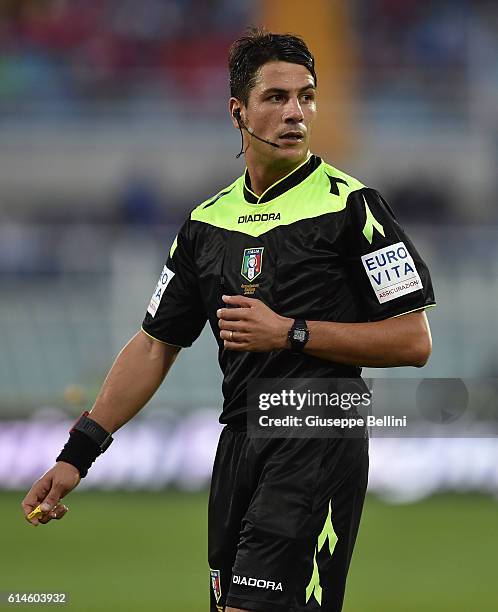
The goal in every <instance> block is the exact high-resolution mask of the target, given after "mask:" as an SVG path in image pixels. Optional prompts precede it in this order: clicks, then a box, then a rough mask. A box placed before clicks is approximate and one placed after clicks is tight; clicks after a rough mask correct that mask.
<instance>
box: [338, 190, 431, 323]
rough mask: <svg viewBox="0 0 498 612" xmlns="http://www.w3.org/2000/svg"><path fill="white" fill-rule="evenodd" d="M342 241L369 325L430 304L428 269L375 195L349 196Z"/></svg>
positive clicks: (362, 192) (361, 192) (370, 192)
mask: <svg viewBox="0 0 498 612" xmlns="http://www.w3.org/2000/svg"><path fill="white" fill-rule="evenodd" d="M343 239H344V252H345V253H346V259H347V261H348V264H349V268H350V270H351V273H352V276H353V284H354V286H355V287H356V288H357V290H358V294H359V299H360V302H361V303H362V305H363V307H364V309H365V312H366V316H367V318H368V320H369V321H379V320H382V319H387V318H390V317H395V316H399V315H402V314H406V313H408V312H412V311H415V310H422V309H425V308H427V307H428V306H431V305H434V304H435V299H434V290H433V288H432V281H431V277H430V274H429V269H428V268H427V266H426V264H425V262H424V260H423V259H422V257H421V256H420V255H419V253H418V251H417V250H416V248H415V246H414V245H413V243H412V241H411V240H410V239H409V238H408V236H407V235H406V233H405V231H404V230H403V228H402V227H401V226H400V224H399V223H398V221H397V220H396V217H395V216H394V213H393V211H392V210H391V208H390V206H389V204H388V203H387V202H386V201H385V200H384V198H383V197H382V196H381V195H380V194H379V193H378V192H377V191H375V190H373V189H367V188H365V189H360V190H358V191H354V192H352V193H351V194H350V195H349V198H348V202H347V207H346V224H345V228H344V235H343Z"/></svg>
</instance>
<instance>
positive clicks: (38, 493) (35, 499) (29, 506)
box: [21, 477, 52, 525]
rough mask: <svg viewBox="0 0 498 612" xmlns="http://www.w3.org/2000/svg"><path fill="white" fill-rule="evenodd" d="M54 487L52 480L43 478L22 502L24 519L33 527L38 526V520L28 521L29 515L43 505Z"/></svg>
mask: <svg viewBox="0 0 498 612" xmlns="http://www.w3.org/2000/svg"><path fill="white" fill-rule="evenodd" d="M51 486H52V479H51V478H50V477H48V478H42V479H40V480H38V481H37V482H35V484H34V485H33V486H32V487H31V489H30V490H29V491H28V494H27V495H26V497H25V498H24V499H23V501H22V502H21V507H22V510H23V512H24V518H25V519H26V520H27V521H28V523H30V524H31V525H38V518H32V519H28V515H29V514H30V513H31V512H32V511H33V510H34V509H35V508H36V507H37V506H39V504H40V503H41V501H42V500H43V499H44V498H45V496H46V495H47V493H48V492H49V491H50V488H51Z"/></svg>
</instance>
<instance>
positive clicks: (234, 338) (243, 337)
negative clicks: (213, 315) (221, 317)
mask: <svg viewBox="0 0 498 612" xmlns="http://www.w3.org/2000/svg"><path fill="white" fill-rule="evenodd" d="M220 338H221V339H222V340H228V341H229V342H236V343H237V344H239V343H240V342H248V340H249V334H247V333H244V332H240V331H232V330H227V329H222V330H221V331H220Z"/></svg>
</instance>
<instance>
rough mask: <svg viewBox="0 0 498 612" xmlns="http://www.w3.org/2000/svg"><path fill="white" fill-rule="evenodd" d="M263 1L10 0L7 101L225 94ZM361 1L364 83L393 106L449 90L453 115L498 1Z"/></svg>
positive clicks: (0, 61)
mask: <svg viewBox="0 0 498 612" xmlns="http://www.w3.org/2000/svg"><path fill="white" fill-rule="evenodd" d="M256 6H257V3H256V2H251V1H250V0H237V2H233V0H146V1H144V2H135V1H133V0H1V1H0V104H2V103H3V107H4V108H5V107H6V108H9V110H10V109H12V108H15V109H17V110H19V109H24V110H26V109H31V108H34V110H35V111H38V112H40V111H45V112H47V111H50V110H52V111H56V112H58V113H60V112H63V111H66V112H78V111H81V110H82V108H83V109H84V108H85V104H86V105H88V104H92V105H94V106H95V104H96V103H97V104H98V103H99V102H112V101H115V100H119V102H120V103H121V104H125V103H135V104H136V105H138V106H139V105H140V102H143V100H144V98H145V99H147V98H149V99H154V100H159V101H162V102H164V104H169V105H171V104H174V103H175V102H177V103H178V107H179V108H182V107H183V106H184V105H185V104H187V105H188V103H189V101H191V100H195V102H196V103H198V102H199V100H200V101H205V102H209V101H210V100H211V99H213V97H214V98H215V99H218V98H219V96H220V94H221V95H223V96H224V95H226V91H227V77H226V52H227V49H228V45H229V44H230V42H231V41H232V40H233V38H234V37H235V36H236V35H237V34H239V33H240V32H241V31H243V29H244V28H245V26H247V25H248V24H250V23H253V22H254V21H255V20H256V19H257V17H256V15H255V8H256ZM351 9H352V10H351V12H352V18H353V21H354V31H355V34H356V39H357V41H356V42H357V48H358V51H359V55H360V58H359V59H360V62H359V64H360V67H361V87H362V89H363V92H364V93H365V95H367V96H369V97H370V98H371V99H372V98H373V99H374V100H376V99H378V100H379V101H380V102H382V103H384V104H389V100H391V101H393V102H395V103H396V102H399V101H401V102H405V103H406V104H414V103H416V104H419V105H421V106H423V105H424V104H425V105H429V106H430V105H431V104H433V103H439V104H445V105H446V106H447V107H448V106H449V105H448V100H451V101H452V104H451V107H449V108H448V110H449V111H450V110H451V111H452V112H453V113H454V112H456V111H458V110H459V109H460V108H461V105H462V104H464V103H465V95H464V94H465V91H466V86H467V85H468V79H469V77H470V76H471V75H470V74H469V73H470V71H471V69H472V65H471V64H472V61H473V58H472V53H470V52H469V44H470V40H469V37H470V36H471V32H473V36H474V37H476V36H478V37H479V39H480V40H481V41H482V40H487V41H488V47H487V48H488V50H487V51H484V52H485V53H489V60H490V61H492V58H493V57H494V58H496V57H497V56H498V54H497V51H498V44H497V40H498V36H497V31H498V20H497V18H496V14H497V12H496V5H495V3H492V2H490V1H489V0H354V1H353V2H352V5H351ZM494 62H495V65H496V59H495V60H494ZM491 76H492V75H491ZM442 77H444V78H442ZM494 78H495V79H496V78H498V75H497V74H496V73H495V74H494ZM35 100H36V102H37V103H36V104H34V101H35ZM44 103H45V104H44ZM0 108H1V106H0ZM213 108H214V107H213Z"/></svg>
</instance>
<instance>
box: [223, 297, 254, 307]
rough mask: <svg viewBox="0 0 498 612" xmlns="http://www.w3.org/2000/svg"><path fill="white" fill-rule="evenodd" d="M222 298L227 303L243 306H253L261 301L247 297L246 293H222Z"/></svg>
mask: <svg viewBox="0 0 498 612" xmlns="http://www.w3.org/2000/svg"><path fill="white" fill-rule="evenodd" d="M221 299H222V300H223V301H224V302H225V304H230V305H231V306H241V307H242V308H251V306H254V302H258V301H259V300H256V299H254V298H249V297H246V296H245V295H222V296H221Z"/></svg>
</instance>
